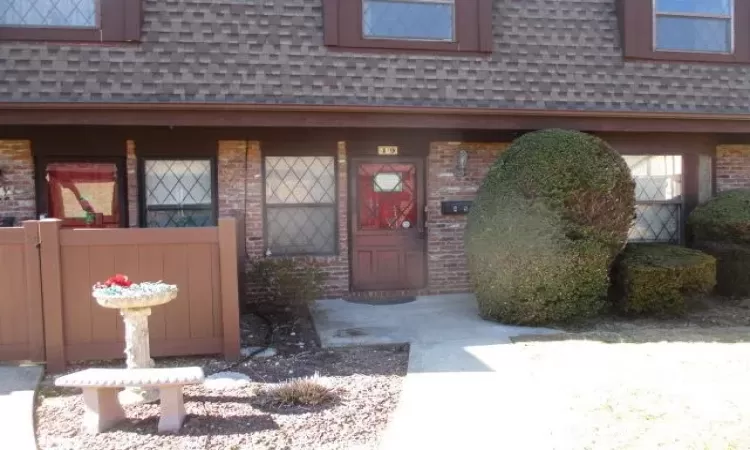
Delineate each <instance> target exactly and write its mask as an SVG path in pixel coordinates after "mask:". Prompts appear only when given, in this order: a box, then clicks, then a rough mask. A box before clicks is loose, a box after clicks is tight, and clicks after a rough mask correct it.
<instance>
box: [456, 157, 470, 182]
mask: <svg viewBox="0 0 750 450" xmlns="http://www.w3.org/2000/svg"><path fill="white" fill-rule="evenodd" d="M468 162H469V152H467V151H466V150H461V151H459V152H458V155H456V175H458V176H459V177H463V176H465V175H466V163H468Z"/></svg>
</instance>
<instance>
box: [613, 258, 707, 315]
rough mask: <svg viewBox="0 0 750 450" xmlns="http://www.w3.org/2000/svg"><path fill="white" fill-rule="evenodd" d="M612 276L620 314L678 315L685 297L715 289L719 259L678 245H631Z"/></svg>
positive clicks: (682, 310) (619, 260) (683, 305)
mask: <svg viewBox="0 0 750 450" xmlns="http://www.w3.org/2000/svg"><path fill="white" fill-rule="evenodd" d="M613 273H614V287H615V296H616V298H615V300H616V302H617V306H618V309H619V310H620V311H622V312H625V313H631V314H654V315H659V316H662V315H679V314H682V313H683V312H684V311H685V298H686V297H690V296H693V295H698V294H705V293H708V292H711V290H712V289H713V288H714V286H715V285H716V259H715V258H714V257H713V256H710V255H708V254H706V253H703V252H700V251H698V250H693V249H689V248H685V247H680V246H676V245H665V244H628V246H627V247H626V249H625V251H624V252H623V253H622V255H621V256H620V257H619V258H618V261H617V263H616V265H615V268H614V270H613Z"/></svg>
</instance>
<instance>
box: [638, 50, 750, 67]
mask: <svg viewBox="0 0 750 450" xmlns="http://www.w3.org/2000/svg"><path fill="white" fill-rule="evenodd" d="M625 60H627V61H653V62H676V63H694V64H750V57H745V56H743V55H737V54H731V55H727V54H717V53H697V52H696V53H691V52H665V51H649V52H642V53H641V52H626V53H625Z"/></svg>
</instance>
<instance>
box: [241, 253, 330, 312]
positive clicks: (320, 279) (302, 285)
mask: <svg viewBox="0 0 750 450" xmlns="http://www.w3.org/2000/svg"><path fill="white" fill-rule="evenodd" d="M249 278H250V281H251V283H252V284H253V285H255V286H256V287H257V288H258V289H259V290H260V291H261V292H260V294H261V298H262V299H263V300H265V301H269V302H272V303H274V304H276V305H279V304H283V305H289V306H294V307H298V306H306V305H308V304H309V303H311V302H313V301H315V300H318V299H320V298H321V297H322V295H323V286H324V284H325V281H326V274H325V272H324V271H323V270H321V268H320V267H319V266H318V265H317V264H316V263H315V262H313V261H307V260H296V259H292V258H262V259H257V260H255V261H253V262H252V264H251V265H250V270H249ZM251 298H252V296H251Z"/></svg>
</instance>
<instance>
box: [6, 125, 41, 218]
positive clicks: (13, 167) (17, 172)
mask: <svg viewBox="0 0 750 450" xmlns="http://www.w3.org/2000/svg"><path fill="white" fill-rule="evenodd" d="M0 171H2V174H0V217H15V218H16V225H18V223H19V222H20V221H22V220H28V219H34V218H35V217H36V202H35V192H34V160H33V159H32V156H31V142H30V141H27V140H0Z"/></svg>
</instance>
